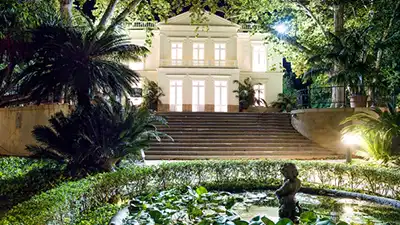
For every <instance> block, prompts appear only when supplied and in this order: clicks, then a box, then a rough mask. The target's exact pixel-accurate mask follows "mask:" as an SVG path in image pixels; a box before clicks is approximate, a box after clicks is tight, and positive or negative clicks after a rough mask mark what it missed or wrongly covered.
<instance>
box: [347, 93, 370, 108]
mask: <svg viewBox="0 0 400 225" xmlns="http://www.w3.org/2000/svg"><path fill="white" fill-rule="evenodd" d="M367 98H368V97H367V96H366V95H352V96H351V97H350V107H351V108H360V107H361V108H365V107H367Z"/></svg>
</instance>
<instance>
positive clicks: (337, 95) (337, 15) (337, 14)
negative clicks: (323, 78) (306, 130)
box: [331, 3, 346, 108]
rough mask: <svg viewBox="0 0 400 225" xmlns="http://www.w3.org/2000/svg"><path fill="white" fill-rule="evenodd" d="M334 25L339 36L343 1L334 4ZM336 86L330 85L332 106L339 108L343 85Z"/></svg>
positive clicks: (342, 100)
mask: <svg viewBox="0 0 400 225" xmlns="http://www.w3.org/2000/svg"><path fill="white" fill-rule="evenodd" d="M334 23H335V24H334V25H335V27H334V28H335V30H334V32H335V35H336V36H338V37H340V36H341V35H342V33H343V30H344V5H343V3H339V4H338V5H334ZM341 66H342V65H339V64H338V63H336V64H335V66H334V69H333V73H332V74H331V76H336V73H337V72H338V71H339V68H340V67H341ZM336 85H338V86H336V87H332V103H331V107H332V108H340V107H344V105H345V98H346V96H345V87H344V84H336Z"/></svg>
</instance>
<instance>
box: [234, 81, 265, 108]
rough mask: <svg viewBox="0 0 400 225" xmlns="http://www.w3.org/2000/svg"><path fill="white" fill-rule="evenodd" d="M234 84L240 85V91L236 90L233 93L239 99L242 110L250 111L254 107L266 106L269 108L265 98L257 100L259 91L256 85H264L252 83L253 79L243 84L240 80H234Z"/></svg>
mask: <svg viewBox="0 0 400 225" xmlns="http://www.w3.org/2000/svg"><path fill="white" fill-rule="evenodd" d="M233 83H234V84H237V85H238V89H236V90H234V91H233V93H235V94H236V98H239V104H240V109H241V110H242V109H248V108H249V107H250V106H253V105H265V106H267V102H266V101H265V100H264V99H263V98H257V94H260V93H257V91H260V90H255V89H254V85H262V83H255V84H253V83H252V81H251V77H248V78H246V79H244V81H243V83H242V82H240V81H239V80H234V81H233Z"/></svg>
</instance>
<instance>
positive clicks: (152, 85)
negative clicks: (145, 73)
mask: <svg viewBox="0 0 400 225" xmlns="http://www.w3.org/2000/svg"><path fill="white" fill-rule="evenodd" d="M163 96H165V94H164V92H163V90H162V89H161V87H160V86H158V83H157V82H155V81H151V80H148V79H146V80H145V82H144V86H143V106H144V107H146V108H149V109H153V110H156V111H157V106H158V104H162V102H161V100H160V98H161V97H163Z"/></svg>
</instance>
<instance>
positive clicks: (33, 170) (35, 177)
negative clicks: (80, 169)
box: [0, 157, 68, 207]
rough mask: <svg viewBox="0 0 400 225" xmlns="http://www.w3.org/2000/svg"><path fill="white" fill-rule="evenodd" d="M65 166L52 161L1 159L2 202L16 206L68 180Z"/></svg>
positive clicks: (0, 186) (0, 187)
mask: <svg viewBox="0 0 400 225" xmlns="http://www.w3.org/2000/svg"><path fill="white" fill-rule="evenodd" d="M64 168H65V166H64V165H62V164H61V165H60V164H58V163H57V162H54V161H51V160H38V159H29V158H17V157H4V158H0V183H1V185H0V196H1V197H0V200H2V201H4V202H6V203H7V205H5V206H4V207H10V206H12V205H16V204H17V203H20V202H22V201H25V200H27V199H29V198H30V197H32V196H34V195H35V194H37V193H40V192H42V191H46V190H49V189H51V188H54V187H55V186H57V185H58V184H59V183H61V182H63V181H65V180H67V179H68V178H67V177H66V176H65V175H64Z"/></svg>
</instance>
